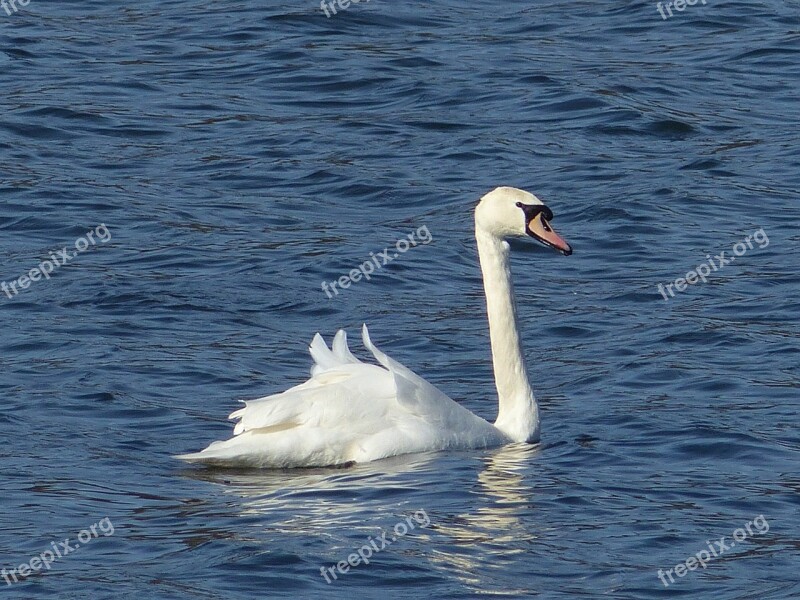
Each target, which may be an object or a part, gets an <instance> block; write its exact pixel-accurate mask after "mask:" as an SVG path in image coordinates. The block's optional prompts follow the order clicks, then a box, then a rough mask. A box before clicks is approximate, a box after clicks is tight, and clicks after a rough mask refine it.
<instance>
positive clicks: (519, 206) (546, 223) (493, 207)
mask: <svg viewBox="0 0 800 600" xmlns="http://www.w3.org/2000/svg"><path fill="white" fill-rule="evenodd" d="M552 220H553V211H551V210H550V209H549V208H548V207H547V206H545V204H544V202H542V201H541V200H539V199H538V198H537V197H536V196H534V195H533V194H531V193H530V192H526V191H525V190H520V189H517V188H513V187H499V188H497V189H495V190H492V191H491V192H489V193H488V194H486V195H485V196H484V197H483V198H481V201H480V202H479V203H478V207H477V208H476V209H475V225H476V226H477V227H478V228H479V229H482V230H483V231H485V232H486V233H489V234H491V235H494V236H496V237H499V238H508V237H523V236H526V235H528V236H530V237H532V238H534V239H536V240H539V241H540V242H542V243H543V244H544V245H546V246H550V247H551V248H555V249H556V250H558V251H559V252H561V253H562V254H564V255H565V256H569V255H570V254H572V247H571V246H570V245H569V244H568V243H567V242H565V241H564V240H563V239H562V238H561V236H560V235H558V234H557V233H556V232H555V231H554V230H553V228H552V227H551V225H550V221H552Z"/></svg>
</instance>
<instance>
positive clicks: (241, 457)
mask: <svg viewBox="0 0 800 600" xmlns="http://www.w3.org/2000/svg"><path fill="white" fill-rule="evenodd" d="M552 219H553V213H552V211H551V210H550V209H549V208H548V207H547V206H545V204H544V203H543V202H542V201H541V200H539V198H537V197H536V196H535V195H533V194H531V193H529V192H526V191H524V190H520V189H517V188H512V187H499V188H497V189H495V190H493V191H491V192H489V193H487V194H486V195H485V196H483V197H482V198H481V199H480V202H479V203H478V205H477V207H476V208H475V239H476V241H477V246H478V256H479V259H480V266H481V271H482V273H483V285H484V288H485V292H486V312H487V315H488V319H489V338H490V342H491V348H492V361H493V365H494V377H495V384H496V387H497V395H498V400H499V411H498V415H497V420H496V421H495V422H494V424H492V423H490V422H489V421H486V420H485V419H482V418H481V417H479V416H477V415H475V414H473V413H472V412H470V411H469V410H467V409H466V408H464V407H463V406H461V405H460V404H458V403H457V402H455V401H454V400H452V399H450V398H449V397H448V396H447V395H445V394H444V393H443V392H441V391H439V389H438V388H436V387H435V386H433V385H432V384H430V383H428V382H427V381H425V380H424V379H423V378H422V377H420V376H419V375H417V374H416V373H414V372H413V371H411V370H410V369H408V368H407V367H405V366H403V365H402V364H400V363H399V362H397V361H396V360H394V359H392V358H390V357H389V356H387V355H386V354H384V353H383V352H382V351H380V350H379V349H378V348H377V347H376V346H375V345H374V344H373V343H372V340H371V338H370V335H369V331H368V329H367V326H366V324H365V325H364V326H363V328H362V336H363V341H364V346H366V348H367V349H368V350H369V351H370V352H371V353H372V355H373V356H374V357H375V360H376V361H377V363H378V364H377V365H376V364H369V363H364V362H362V361H361V360H359V359H358V358H356V357H355V356H354V355H353V354H352V353H351V352H350V349H349V347H348V345H347V336H346V334H345V332H344V330H340V331H339V332H338V333H336V335H335V336H334V338H333V343H332V345H331V347H330V348H329V347H328V345H327V344H326V343H325V341H324V340H323V339H322V337H321V336H320V334H319V333H317V334H316V335H315V336H314V339H313V341H312V342H311V345H310V348H309V349H310V352H311V357H312V359H313V360H314V366H313V367H312V369H311V378H310V379H309V380H308V381H306V382H304V383H301V384H300V385H297V386H295V387H292V388H290V389H288V390H286V391H285V392H282V393H279V394H275V395H272V396H267V397H264V398H259V399H257V400H252V401H249V402H245V406H244V408H241V409H239V410H237V411H235V412H234V413H232V414H231V415H230V417H229V418H230V419H232V420H236V421H238V422H237V423H236V426H235V427H234V430H233V437H232V438H230V439H228V440H225V441H217V442H213V443H211V445H209V446H208V447H207V448H206V449H205V450H202V451H200V452H196V453H191V454H182V455H178V456H177V457H176V458H179V459H181V460H184V461H188V462H190V463H201V464H205V465H210V466H227V467H258V468H290V467H322V466H335V465H349V464H353V463H363V462H369V461H374V460H378V459H381V458H387V457H390V456H396V455H400V454H409V453H414V452H427V451H439V450H454V449H473V448H489V447H497V446H502V445H505V444H509V443H513V442H528V443H536V442H538V441H539V408H538V406H537V404H536V400H535V399H534V397H533V391H532V390H531V386H530V383H529V382H528V374H527V370H526V368H525V362H524V360H523V355H522V346H521V344H520V335H519V331H518V328H517V315H516V305H515V301H514V289H513V285H512V282H511V269H510V265H509V252H510V246H509V244H508V242H507V241H505V240H506V238H511V237H523V236H530V237H532V238H534V239H536V240H538V241H540V242H542V243H544V244H545V245H547V246H550V247H552V248H554V249H556V250H558V251H560V252H561V253H562V254H564V255H565V256H568V255H570V254H572V248H571V247H570V245H569V244H568V243H567V242H565V241H564V240H563V239H562V238H561V237H560V236H559V235H558V234H557V233H556V232H555V231H554V230H553V228H552V227H551V226H550V221H551V220H552Z"/></svg>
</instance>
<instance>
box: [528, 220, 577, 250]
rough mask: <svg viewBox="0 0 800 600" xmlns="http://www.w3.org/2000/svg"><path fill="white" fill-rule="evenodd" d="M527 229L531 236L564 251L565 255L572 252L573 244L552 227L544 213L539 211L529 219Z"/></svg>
mask: <svg viewBox="0 0 800 600" xmlns="http://www.w3.org/2000/svg"><path fill="white" fill-rule="evenodd" d="M527 230H528V235H529V236H531V237H533V238H536V239H537V240H539V241H540V242H542V243H543V244H544V245H545V246H550V247H551V248H555V249H556V250H558V251H559V252H561V253H563V254H564V256H569V255H570V254H572V246H570V245H569V244H568V243H567V242H565V241H564V239H563V238H562V237H561V236H560V235H558V234H557V233H556V232H555V231H554V230H553V228H552V227H550V223H548V222H547V220H546V219H545V218H544V215H543V214H542V213H539V214H538V215H536V216H535V217H534V218H533V219H531V220H530V221H528V227H527Z"/></svg>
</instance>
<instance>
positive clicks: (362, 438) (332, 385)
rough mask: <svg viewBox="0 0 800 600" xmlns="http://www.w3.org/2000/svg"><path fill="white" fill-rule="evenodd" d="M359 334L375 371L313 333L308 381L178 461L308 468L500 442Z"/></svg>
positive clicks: (340, 342) (240, 416) (253, 404)
mask: <svg viewBox="0 0 800 600" xmlns="http://www.w3.org/2000/svg"><path fill="white" fill-rule="evenodd" d="M363 333H364V344H365V346H366V347H367V348H368V349H369V350H371V352H372V354H373V355H374V356H375V359H376V360H377V361H378V362H379V363H380V366H379V365H374V364H367V363H364V362H361V361H360V360H358V359H357V358H356V357H355V356H354V355H353V354H352V352H350V349H349V347H348V345H347V337H346V335H345V332H344V331H339V332H338V333H337V334H336V336H335V337H334V340H333V344H332V347H331V348H328V346H327V345H326V344H325V341H324V340H323V339H322V337H321V336H320V335H319V334H317V335H316V336H314V340H313V341H312V343H311V346H310V352H311V356H312V358H313V359H314V366H313V367H312V369H311V378H310V379H309V380H308V381H306V382H304V383H302V384H300V385H298V386H295V387H293V388H291V389H289V390H286V391H285V392H282V393H280V394H275V395H273V396H267V397H264V398H259V399H258V400H252V401H249V402H246V403H245V406H244V408H241V409H239V410H237V411H236V412H234V413H232V414H231V415H230V418H231V419H234V420H237V421H238V422H237V424H236V426H235V428H234V437H232V438H231V439H229V440H226V441H221V442H214V443H212V444H211V445H210V446H209V447H208V448H206V449H205V450H203V451H202V452H197V453H194V454H185V455H181V456H179V457H178V458H181V459H184V460H187V461H190V462H199V463H205V464H209V465H221V466H252V467H269V468H285V467H310V466H325V465H341V464H346V463H350V462H367V461H371V460H376V459H379V458H385V457H388V456H394V455H398V454H406V453H409V452H423V451H428V450H443V449H446V448H459V447H463V448H474V447H480V446H495V445H500V444H502V443H505V442H507V440H506V439H505V438H504V436H503V435H502V434H501V433H500V432H499V431H498V430H497V429H496V428H495V427H494V426H493V425H491V424H490V423H488V422H487V421H485V420H483V419H481V418H479V417H477V416H476V415H474V414H472V413H471V412H470V411H468V410H467V409H465V408H463V407H462V406H460V405H459V404H458V403H456V402H454V401H453V400H451V399H450V398H448V397H447V396H446V395H445V394H444V393H442V392H441V391H439V390H438V389H437V388H436V387H434V386H433V385H431V384H430V383H428V382H427V381H425V380H424V379H422V378H421V377H419V376H418V375H416V374H415V373H414V372H413V371H411V370H410V369H408V368H406V367H405V366H403V365H402V364H400V363H399V362H397V361H395V360H393V359H391V358H389V357H388V356H386V355H385V354H384V353H383V352H381V351H380V350H378V349H377V348H376V347H375V346H374V345H373V344H372V342H371V340H370V338H369V332H368V331H367V328H366V326H364V330H363Z"/></svg>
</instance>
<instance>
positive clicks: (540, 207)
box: [517, 202, 553, 221]
mask: <svg viewBox="0 0 800 600" xmlns="http://www.w3.org/2000/svg"><path fill="white" fill-rule="evenodd" d="M517 206H518V207H519V208H521V209H522V212H524V213H525V217H526V218H527V220H528V221H530V220H531V219H533V218H535V217H537V216H538V215H539V213H542V216H543V217H544V218H545V219H546V220H548V221H552V220H553V211H552V210H550V209H549V208H548V207H547V206H545V205H544V204H523V203H522V202H517Z"/></svg>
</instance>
